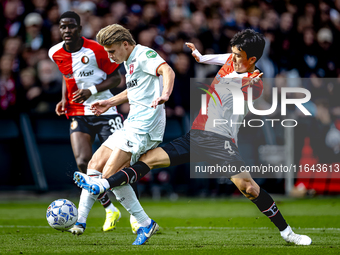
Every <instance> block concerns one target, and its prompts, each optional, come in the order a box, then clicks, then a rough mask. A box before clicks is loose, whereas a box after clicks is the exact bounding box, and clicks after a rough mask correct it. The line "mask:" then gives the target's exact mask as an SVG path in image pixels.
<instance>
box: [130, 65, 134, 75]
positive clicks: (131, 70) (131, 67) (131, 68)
mask: <svg viewBox="0 0 340 255" xmlns="http://www.w3.org/2000/svg"><path fill="white" fill-rule="evenodd" d="M134 69H135V66H134V64H130V65H129V73H130V74H133V71H134Z"/></svg>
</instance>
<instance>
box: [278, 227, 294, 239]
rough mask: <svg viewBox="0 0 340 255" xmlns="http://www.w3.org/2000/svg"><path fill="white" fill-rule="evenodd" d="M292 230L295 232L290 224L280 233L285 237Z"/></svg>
mask: <svg viewBox="0 0 340 255" xmlns="http://www.w3.org/2000/svg"><path fill="white" fill-rule="evenodd" d="M291 232H293V230H292V228H291V227H290V226H289V225H288V227H286V229H284V230H282V231H280V234H281V236H282V237H283V238H285V237H287V236H288V235H289V234H290V233H291Z"/></svg>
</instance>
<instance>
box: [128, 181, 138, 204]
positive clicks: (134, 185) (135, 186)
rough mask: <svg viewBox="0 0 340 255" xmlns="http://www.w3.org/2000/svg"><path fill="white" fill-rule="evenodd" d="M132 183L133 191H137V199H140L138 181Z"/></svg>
mask: <svg viewBox="0 0 340 255" xmlns="http://www.w3.org/2000/svg"><path fill="white" fill-rule="evenodd" d="M130 185H131V187H132V188H133V191H134V192H135V194H136V197H137V199H138V200H139V193H138V188H137V183H136V182H134V183H131V184H130Z"/></svg>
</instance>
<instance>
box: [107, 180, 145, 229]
mask: <svg viewBox="0 0 340 255" xmlns="http://www.w3.org/2000/svg"><path fill="white" fill-rule="evenodd" d="M112 192H113V193H114V194H115V195H116V198H117V200H118V202H119V203H120V204H121V205H122V206H124V208H125V209H126V210H127V211H128V212H129V213H130V214H132V215H133V216H134V217H135V218H136V220H137V222H138V224H141V223H144V222H145V221H147V220H149V219H150V218H149V216H148V215H147V214H146V213H145V212H144V209H143V208H142V206H141V205H140V203H139V201H138V199H137V197H136V194H135V192H134V191H133V189H132V187H131V186H130V184H126V185H123V186H118V187H115V188H113V189H112ZM150 223H151V219H150ZM149 225H150V224H149Z"/></svg>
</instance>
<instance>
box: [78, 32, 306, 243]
mask: <svg viewBox="0 0 340 255" xmlns="http://www.w3.org/2000/svg"><path fill="white" fill-rule="evenodd" d="M186 45H187V46H188V47H189V48H190V49H191V50H192V51H193V52H192V55H193V56H194V57H195V59H196V61H197V62H200V63H206V64H215V65H222V68H221V69H220V70H219V72H218V73H217V75H216V77H215V79H214V81H213V83H212V84H211V86H210V89H209V93H210V94H211V93H214V92H215V93H216V92H217V93H216V94H218V95H219V97H220V100H221V104H218V103H217V104H214V102H213V100H210V99H211V97H210V95H208V94H209V93H207V99H206V112H207V113H206V114H203V112H202V109H201V111H200V113H199V115H198V116H197V118H196V119H195V121H194V123H193V126H192V128H191V130H190V131H189V132H188V133H187V134H186V135H184V136H183V137H180V138H178V139H175V140H174V141H172V142H170V143H169V144H166V145H164V146H163V147H158V148H156V149H153V150H149V151H148V152H147V153H146V154H144V155H143V156H141V157H140V159H139V161H138V162H136V163H135V164H134V165H132V166H131V167H128V168H123V169H122V170H120V171H119V172H117V173H116V174H114V175H112V176H111V177H109V178H107V179H93V178H89V181H88V183H86V185H84V183H77V181H76V183H77V184H78V186H82V187H83V188H86V189H87V190H88V191H89V192H91V193H94V194H95V193H97V192H98V191H99V192H98V193H102V192H105V191H106V190H107V189H109V188H112V187H116V186H119V185H121V184H122V183H130V184H131V183H133V182H136V181H138V180H140V179H141V178H142V177H143V176H144V175H145V174H146V173H148V172H149V171H150V170H151V169H155V168H161V167H169V166H174V165H179V164H183V163H187V162H201V161H206V162H208V163H209V164H210V165H216V164H218V165H219V166H233V167H235V168H236V169H238V172H237V174H235V172H230V173H226V174H225V175H224V176H227V177H228V178H230V180H231V181H232V182H233V183H234V184H235V185H236V186H237V188H238V189H239V190H240V191H241V192H242V194H243V195H244V196H246V197H247V198H248V199H250V200H251V201H252V202H253V203H254V204H255V205H256V206H257V207H258V208H259V210H260V211H261V212H262V213H263V214H264V215H266V216H267V217H268V218H269V219H270V220H271V221H272V222H273V223H274V224H275V226H276V227H277V228H278V229H279V231H280V234H281V236H282V237H283V239H284V240H285V241H287V242H289V243H294V244H297V245H310V244H311V243H312V240H311V238H309V237H308V236H306V235H299V234H295V233H294V232H293V231H292V229H291V227H290V226H289V225H288V224H287V223H286V221H285V219H284V218H283V216H282V215H281V213H280V211H279V209H278V208H277V206H276V204H275V202H274V200H273V199H272V197H271V196H270V195H269V194H268V193H267V192H266V191H265V190H263V189H262V188H260V187H259V186H258V184H257V183H256V182H255V181H254V180H253V178H252V177H251V175H250V174H249V173H247V172H241V171H240V169H241V167H242V166H244V165H245V163H244V162H243V160H242V158H241V155H240V153H239V151H238V147H237V134H238V130H239V127H240V124H241V123H242V121H243V119H244V116H245V115H246V114H247V112H248V108H247V105H245V108H246V110H245V113H244V114H243V115H242V114H238V115H234V114H233V100H237V99H236V98H233V95H232V93H231V90H232V88H231V87H229V88H228V86H233V87H234V88H238V89H240V90H242V91H243V92H244V94H245V96H244V99H247V97H246V94H247V92H248V88H249V87H252V90H253V93H252V95H253V98H252V99H253V100H256V99H257V98H258V97H260V96H261V94H262V90H263V85H262V81H261V80H260V77H261V76H262V73H260V72H259V71H258V70H255V69H256V68H255V63H256V62H257V60H259V59H260V58H261V56H262V53H263V49H264V46H265V41H264V38H263V36H262V35H261V34H259V33H256V32H255V31H254V30H251V29H246V30H244V31H241V32H239V33H237V34H236V35H235V36H234V37H233V38H232V40H231V41H230V45H231V49H232V53H231V54H220V55H204V56H202V55H201V54H200V53H199V52H198V51H197V50H196V48H195V45H194V44H192V43H187V44H186ZM214 119H223V120H227V121H228V123H234V124H233V125H232V126H230V125H226V124H225V125H214ZM190 156H191V157H190ZM193 159H194V160H193Z"/></svg>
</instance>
